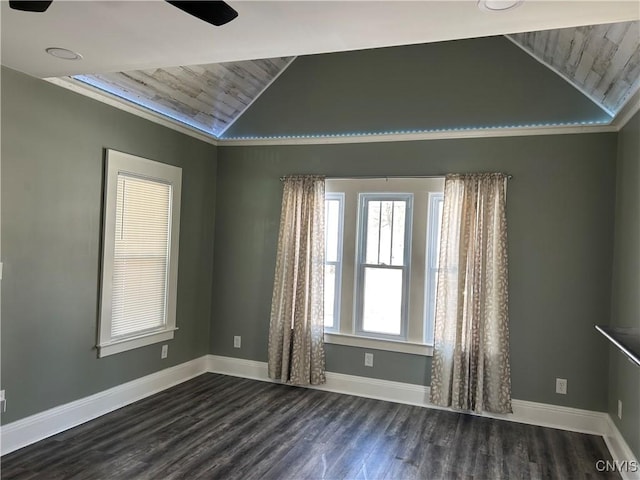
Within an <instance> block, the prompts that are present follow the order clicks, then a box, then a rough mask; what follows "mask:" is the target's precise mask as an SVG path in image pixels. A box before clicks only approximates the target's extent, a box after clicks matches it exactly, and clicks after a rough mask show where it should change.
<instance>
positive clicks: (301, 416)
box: [1, 374, 620, 480]
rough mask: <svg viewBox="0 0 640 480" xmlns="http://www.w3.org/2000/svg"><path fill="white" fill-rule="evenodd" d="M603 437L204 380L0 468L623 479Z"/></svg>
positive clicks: (48, 442)
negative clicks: (601, 467)
mask: <svg viewBox="0 0 640 480" xmlns="http://www.w3.org/2000/svg"><path fill="white" fill-rule="evenodd" d="M600 459H609V460H610V459H611V456H610V455H609V452H608V451H607V449H606V447H605V444H604V441H603V439H602V438H601V437H598V436H594V435H584V434H579V433H572V432H565V431H562V430H554V429H550V428H543V427H536V426H531V425H523V424H518V423H513V422H506V421H500V420H492V419H488V418H481V417H474V416H471V415H465V414H459V413H452V412H446V411H441V410H432V409H427V408H421V407H413V406H409V405H401V404H395V403H390V402H383V401H379V400H371V399H365V398H360V397H353V396H348V395H340V394H336V393H329V392H322V391H318V390H310V389H304V388H296V387H290V386H286V385H277V384H272V383H266V382H258V381H254V380H246V379H241V378H235V377H229V376H224V375H217V374H204V375H201V376H199V377H197V378H195V379H193V380H190V381H188V382H185V383H183V384H180V385H178V386H176V387H173V388H171V389H169V390H165V391H164V392H161V393H159V394H156V395H154V396H152V397H149V398H147V399H144V400H141V401H139V402H137V403H135V404H132V405H129V406H127V407H124V408H121V409H119V410H117V411H115V412H112V413H110V414H108V415H105V416H103V417H100V418H98V419H96V420H93V421H91V422H88V423H86V424H84V425H80V426H78V427H76V428H73V429H71V430H68V431H66V432H63V433H61V434H59V435H56V436H54V437H51V438H48V439H45V440H43V441H41V442H38V443H37V444H34V445H31V446H28V447H25V448H23V449H21V450H18V451H16V452H13V453H11V454H9V455H6V456H4V457H2V459H1V468H2V471H1V476H2V478H3V479H7V480H9V479H24V480H27V479H28V480H32V479H47V480H56V479H74V480H75V479H92V480H93V479H111V478H113V479H198V478H203V479H243V480H245V479H362V480H365V479H401V480H404V479H407V480H410V479H439V478H443V479H458V478H465V479H499V478H505V479H506V478H518V479H528V478H532V479H537V478H557V479H574V478H576V479H577V478H620V477H619V476H618V475H617V474H606V475H605V474H600V473H598V472H597V471H596V470H595V462H596V461H597V460H600Z"/></svg>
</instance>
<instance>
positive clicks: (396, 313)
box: [362, 267, 402, 335]
mask: <svg viewBox="0 0 640 480" xmlns="http://www.w3.org/2000/svg"><path fill="white" fill-rule="evenodd" d="M401 327H402V270H401V269H395V268H394V269H390V268H375V267H365V269H364V301H363V309H362V329H363V330H364V331H366V332H375V333H385V334H390V335H400V331H401Z"/></svg>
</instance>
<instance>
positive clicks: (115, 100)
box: [43, 77, 218, 145]
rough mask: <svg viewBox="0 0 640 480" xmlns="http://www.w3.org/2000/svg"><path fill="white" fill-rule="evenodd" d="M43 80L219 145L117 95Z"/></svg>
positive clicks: (68, 81) (67, 80)
mask: <svg viewBox="0 0 640 480" xmlns="http://www.w3.org/2000/svg"><path fill="white" fill-rule="evenodd" d="M43 80H46V81H47V82H49V83H52V84H54V85H57V86H59V87H62V88H66V89H67V90H71V91H73V92H75V93H79V94H80V95H84V96H85V97H89V98H92V99H93V100H97V101H99V102H101V103H106V104H107V105H110V106H112V107H115V108H117V109H119V110H123V111H125V112H128V113H132V114H133V115H136V116H138V117H141V118H144V119H145V120H149V121H150V122H153V123H157V124H159V125H162V126H163V127H167V128H170V129H171V130H175V131H177V132H180V133H183V134H185V135H188V136H190V137H193V138H196V139H198V140H202V141H203V142H206V143H209V144H211V145H218V141H217V140H216V139H215V138H214V137H213V136H211V135H208V134H206V133H204V132H202V131H200V130H196V129H195V128H192V127H189V126H187V125H185V124H183V123H181V122H178V121H177V120H173V119H171V118H169V117H166V116H164V115H161V114H159V113H155V112H153V111H151V110H149V109H146V108H144V107H141V106H138V105H136V104H135V103H131V102H128V101H126V100H123V99H121V98H120V97H118V96H116V95H113V94H110V93H108V92H105V91H104V90H100V89H99V88H96V87H92V86H90V85H87V84H85V83H82V82H79V81H78V80H74V79H73V78H70V77H66V78H56V77H52V78H45V79H43Z"/></svg>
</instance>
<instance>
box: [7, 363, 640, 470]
mask: <svg viewBox="0 0 640 480" xmlns="http://www.w3.org/2000/svg"><path fill="white" fill-rule="evenodd" d="M205 372H211V373H221V374H225V375H232V376H236V377H242V378H249V379H253V380H260V381H266V382H271V381H272V380H271V379H269V377H268V375H267V364H266V363H265V362H257V361H253V360H244V359H240V358H232V357H222V356H217V355H205V356H203V357H200V358H197V359H195V360H192V361H190V362H186V363H183V364H181V365H177V366H175V367H171V368H167V369H166V370H162V371H160V372H156V373H153V374H151V375H147V376H145V377H142V378H139V379H137V380H133V381H131V382H127V383H125V384H122V385H118V386H116V387H113V388H110V389H108V390H105V391H102V392H99V393H96V394H94V395H91V396H89V397H86V398H82V399H80V400H76V401H73V402H70V403H67V404H65V405H61V406H59V407H55V408H52V409H50V410H46V411H44V412H41V413H38V414H36V415H32V416H30V417H27V418H24V419H22V420H18V421H16V422H13V423H9V424H7V425H4V426H2V427H1V428H0V433H1V443H0V452H1V453H2V455H4V454H7V453H10V452H12V451H14V450H17V449H19V448H22V447H25V446H27V445H30V444H32V443H35V442H37V441H39V440H42V439H44V438H47V437H50V436H51V435H55V434H56V433H60V432H62V431H64V430H68V429H69V428H72V427H75V426H77V425H80V424H82V423H85V422H87V421H89V420H92V419H94V418H97V417H99V416H101V415H104V414H106V413H109V412H111V411H113V410H116V409H118V408H120V407H123V406H125V405H128V404H130V403H133V402H136V401H138V400H141V399H143V398H145V397H148V396H150V395H153V394H154V393H157V392H160V391H162V390H165V389H167V388H169V387H172V386H174V385H177V384H179V383H182V382H184V381H186V380H189V379H191V378H193V377H196V376H198V375H201V374H202V373H205ZM326 376H327V383H326V384H324V385H321V386H313V387H311V388H316V389H318V390H326V391H330V392H336V393H342V394H347V395H356V396H360V397H367V398H375V399H379V400H386V401H391V402H397V403H405V404H409V405H417V406H422V407H427V408H440V407H436V406H434V405H432V404H430V403H429V387H427V386H424V385H413V384H408V383H401V382H393V381H389V380H379V379H375V378H368V377H359V376H354V375H345V374H342V373H333V372H327V375H326ZM445 410H450V409H445ZM486 416H491V417H493V418H498V419H502V420H507V421H512V422H519V423H527V424H531V425H539V426H544V427H551V428H559V429H562V430H570V431H575V432H583V433H589V434H595V435H601V436H603V437H604V440H605V442H606V444H607V447H608V448H609V451H610V452H611V456H612V457H613V460H614V461H615V462H617V464H618V465H622V466H624V465H625V463H624V462H627V463H626V465H628V464H631V465H638V460H637V459H636V458H635V456H634V454H633V452H632V451H631V449H630V448H629V446H628V445H627V443H626V442H625V440H624V438H623V437H622V435H621V434H620V432H619V430H618V429H617V428H616V426H615V424H614V423H613V421H612V420H611V417H610V416H609V415H608V414H606V413H603V412H593V411H590V410H580V409H576V408H569V407H561V406H557V405H549V404H544V403H536V402H529V401H524V400H513V414H507V415H486ZM634 462H635V463H634ZM639 468H640V467H639ZM620 474H621V475H622V478H623V479H624V480H640V472H631V471H624V470H623V471H620Z"/></svg>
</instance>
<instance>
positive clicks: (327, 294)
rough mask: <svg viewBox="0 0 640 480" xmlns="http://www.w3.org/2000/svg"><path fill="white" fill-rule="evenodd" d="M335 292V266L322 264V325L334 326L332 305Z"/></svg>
mask: <svg viewBox="0 0 640 480" xmlns="http://www.w3.org/2000/svg"><path fill="white" fill-rule="evenodd" d="M335 294H336V266H335V265H325V266H324V326H325V327H327V328H333V326H334V305H335Z"/></svg>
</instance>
